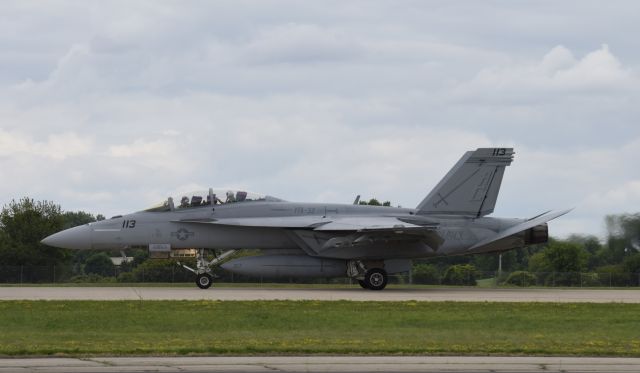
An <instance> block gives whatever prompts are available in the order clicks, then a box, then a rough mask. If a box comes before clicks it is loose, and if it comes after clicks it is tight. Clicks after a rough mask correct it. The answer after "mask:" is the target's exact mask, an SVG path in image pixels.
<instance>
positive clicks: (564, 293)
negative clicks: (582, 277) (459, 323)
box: [0, 285, 640, 303]
mask: <svg viewBox="0 0 640 373" xmlns="http://www.w3.org/2000/svg"><path fill="white" fill-rule="evenodd" d="M206 299H208V300H353V301H408V300H416V301H457V302H484V301H488V302H579V303H582V302H590V303H611V302H618V303H640V290H619V289H555V288H553V289H549V288H545V289H540V288H536V289H492V288H488V289H487V288H471V287H469V288H388V289H385V290H382V291H371V290H364V289H359V288H337V289H305V288H288V289H287V288H281V287H274V288H269V287H255V288H249V287H220V288H218V287H215V286H214V287H212V288H209V289H207V290H201V289H198V288H196V287H195V285H194V287H193V288H188V287H0V300H206Z"/></svg>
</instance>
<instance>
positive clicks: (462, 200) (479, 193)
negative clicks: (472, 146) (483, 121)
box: [416, 148, 514, 217]
mask: <svg viewBox="0 0 640 373" xmlns="http://www.w3.org/2000/svg"><path fill="white" fill-rule="evenodd" d="M513 154H514V152H513V148H479V149H477V150H475V151H470V152H466V153H465V154H464V155H463V156H462V158H460V160H459V161H458V163H456V165H455V166H453V168H452V169H451V170H450V171H449V172H448V173H447V174H446V175H445V177H444V178H443V179H442V180H441V181H440V182H439V183H438V185H436V187H435V188H433V190H432V191H431V193H429V195H428V196H427V197H426V198H425V199H424V200H423V201H422V202H420V204H419V205H418V207H417V208H416V209H417V210H418V213H419V214H443V215H464V216H476V217H479V216H484V215H487V214H490V213H492V212H493V210H494V208H495V205H496V200H497V199H498V192H499V191H500V184H502V176H503V175H504V169H505V167H506V166H509V165H510V164H511V161H512V160H513Z"/></svg>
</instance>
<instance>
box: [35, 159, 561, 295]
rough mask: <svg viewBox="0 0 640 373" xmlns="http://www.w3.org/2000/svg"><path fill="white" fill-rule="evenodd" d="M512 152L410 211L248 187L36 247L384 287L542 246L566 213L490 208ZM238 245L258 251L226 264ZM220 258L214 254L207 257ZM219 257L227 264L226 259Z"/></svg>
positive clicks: (163, 206)
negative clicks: (421, 271) (439, 260)
mask: <svg viewBox="0 0 640 373" xmlns="http://www.w3.org/2000/svg"><path fill="white" fill-rule="evenodd" d="M513 156H514V151H513V148H480V149H477V150H475V151H469V152H466V153H465V154H464V155H463V156H462V158H461V159H460V160H459V161H458V162H457V163H456V164H455V165H454V166H453V168H452V169H451V170H450V171H449V172H448V173H447V174H446V175H445V176H444V178H443V179H442V180H441V181H440V182H439V183H438V184H437V185H436V186H435V188H434V189H433V190H432V191H431V192H430V193H429V194H428V195H427V196H426V197H425V198H424V199H423V200H422V202H420V203H419V204H418V205H417V206H416V207H415V208H399V207H398V208H395V207H383V206H369V205H359V204H331V203H300V202H287V201H285V200H282V199H280V198H276V197H272V196H269V195H264V194H259V193H251V192H247V191H245V190H228V189H226V190H215V189H213V188H211V189H209V190H208V191H203V192H195V193H189V194H184V195H180V196H179V198H180V199H179V200H175V199H173V198H172V197H168V198H167V199H166V200H165V201H163V202H161V203H159V204H158V205H156V206H153V207H151V208H148V209H146V210H143V211H139V212H134V213H131V214H127V215H122V216H114V217H112V218H111V219H109V220H103V221H99V222H94V223H89V224H85V225H82V226H78V227H75V228H71V229H67V230H64V231H62V232H58V233H56V234H53V235H51V236H49V237H46V238H45V239H44V240H42V242H43V243H44V244H46V245H49V246H55V247H62V248H69V249H78V250H83V249H104V250H113V249H120V250H122V249H127V248H136V247H137V248H144V249H146V250H149V254H150V256H151V257H164V258H168V257H170V254H171V253H176V252H180V251H181V250H182V251H184V249H191V250H192V251H193V252H195V256H196V267H195V268H191V267H189V266H187V265H184V264H182V266H183V267H184V268H186V269H187V270H190V271H192V272H193V273H194V275H195V282H196V285H197V286H198V287H200V288H202V289H207V288H209V287H210V286H211V284H212V281H213V278H214V276H213V272H212V270H213V269H214V268H215V267H216V266H220V267H222V268H223V269H225V270H228V271H231V272H234V273H239V274H243V275H251V276H264V277H270V276H271V277H277V276H287V277H350V278H353V279H356V280H357V281H358V283H359V284H360V285H361V286H362V287H363V288H365V289H371V290H382V289H384V288H385V286H386V285H387V281H388V276H389V275H390V274H394V273H400V272H406V271H408V270H409V269H410V267H411V261H412V259H417V258H432V257H439V256H451V255H470V254H481V253H496V252H503V251H507V250H511V249H515V248H520V247H524V246H527V245H532V244H540V243H545V242H547V240H548V227H547V224H546V223H547V222H548V221H550V220H552V219H555V218H557V217H559V216H561V215H564V214H566V213H567V212H569V211H570V210H563V211H558V212H551V211H548V212H546V213H543V214H540V215H538V216H535V217H532V218H529V219H515V218H496V217H487V215H489V214H491V213H492V212H493V211H494V207H495V204H496V200H497V197H498V192H499V190H500V185H501V183H502V178H503V175H504V171H505V168H506V167H507V166H509V165H510V164H511V162H512V161H513ZM239 249H258V250H260V252H261V254H262V255H257V256H248V257H247V256H245V257H240V258H237V259H233V260H229V258H230V257H231V256H232V255H233V254H234V253H236V250H239ZM211 250H213V253H216V252H220V253H221V254H220V255H215V257H214V258H213V259H211V258H212V257H213V256H212V255H210V253H211V252H210V251H211ZM225 260H226V261H225Z"/></svg>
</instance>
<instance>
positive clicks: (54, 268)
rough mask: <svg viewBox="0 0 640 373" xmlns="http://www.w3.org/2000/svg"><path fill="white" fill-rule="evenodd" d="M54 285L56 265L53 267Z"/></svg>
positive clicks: (54, 281)
mask: <svg viewBox="0 0 640 373" xmlns="http://www.w3.org/2000/svg"><path fill="white" fill-rule="evenodd" d="M53 283H54V284H55V283H56V265H55V264H54V265H53Z"/></svg>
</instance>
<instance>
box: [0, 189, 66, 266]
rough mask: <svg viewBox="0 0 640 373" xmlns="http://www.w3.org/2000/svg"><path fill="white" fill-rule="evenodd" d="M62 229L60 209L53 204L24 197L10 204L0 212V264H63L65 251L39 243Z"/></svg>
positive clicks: (62, 222) (62, 219)
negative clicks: (0, 232)
mask: <svg viewBox="0 0 640 373" xmlns="http://www.w3.org/2000/svg"><path fill="white" fill-rule="evenodd" d="M63 225H64V218H63V216H62V213H61V210H60V206H59V205H56V204H54V203H53V202H49V201H34V200H33V199H31V198H27V197H24V198H22V199H20V200H19V201H16V200H13V201H11V202H10V203H9V204H8V205H5V206H4V207H3V208H2V212H0V230H1V231H2V235H1V236H2V238H1V239H0V264H6V265H51V264H57V263H62V262H65V261H67V260H68V258H69V252H68V250H65V249H59V248H53V247H49V246H45V245H43V244H41V243H40V241H41V240H42V239H43V238H45V237H46V236H48V235H50V234H53V233H55V232H58V231H60V230H61V229H62V228H63Z"/></svg>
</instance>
